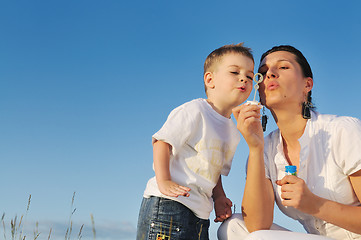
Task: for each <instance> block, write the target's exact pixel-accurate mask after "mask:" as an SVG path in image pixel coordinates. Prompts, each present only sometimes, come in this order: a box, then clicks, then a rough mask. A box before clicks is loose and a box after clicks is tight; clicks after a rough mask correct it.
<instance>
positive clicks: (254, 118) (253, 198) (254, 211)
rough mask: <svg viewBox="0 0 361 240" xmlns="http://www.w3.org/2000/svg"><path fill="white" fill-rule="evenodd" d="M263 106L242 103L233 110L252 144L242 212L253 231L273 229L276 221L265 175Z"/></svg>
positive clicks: (240, 126)
mask: <svg viewBox="0 0 361 240" xmlns="http://www.w3.org/2000/svg"><path fill="white" fill-rule="evenodd" d="M259 110H260V107H259V106H255V105H247V104H244V105H241V106H239V107H237V108H235V109H234V110H233V114H234V116H235V118H236V119H237V128H238V130H239V131H240V132H241V133H242V135H243V137H244V138H245V140H246V142H247V144H248V147H249V157H248V165H247V179H246V186H245V189H244V194H243V201H242V215H243V218H244V221H245V223H246V226H247V229H248V231H249V232H253V231H256V230H260V229H269V228H270V227H271V225H272V223H273V208H274V194H273V188H272V183H271V181H270V180H269V179H267V178H266V175H265V166H264V152H263V151H264V138H263V130H262V126H261V123H260V113H259Z"/></svg>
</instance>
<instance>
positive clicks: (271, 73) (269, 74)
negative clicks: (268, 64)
mask: <svg viewBox="0 0 361 240" xmlns="http://www.w3.org/2000/svg"><path fill="white" fill-rule="evenodd" d="M276 77H277V73H276V72H275V71H273V69H268V71H267V73H266V78H276Z"/></svg>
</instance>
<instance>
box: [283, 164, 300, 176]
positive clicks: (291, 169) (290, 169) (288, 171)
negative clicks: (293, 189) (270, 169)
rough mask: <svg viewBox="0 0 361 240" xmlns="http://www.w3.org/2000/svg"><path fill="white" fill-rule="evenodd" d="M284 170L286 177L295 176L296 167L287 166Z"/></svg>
mask: <svg viewBox="0 0 361 240" xmlns="http://www.w3.org/2000/svg"><path fill="white" fill-rule="evenodd" d="M285 170H286V175H293V176H297V166H294V165H288V166H286V168H285Z"/></svg>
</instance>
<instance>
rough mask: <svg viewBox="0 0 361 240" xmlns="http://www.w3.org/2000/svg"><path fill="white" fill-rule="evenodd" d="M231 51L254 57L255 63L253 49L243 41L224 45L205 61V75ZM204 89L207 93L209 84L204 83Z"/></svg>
mask: <svg viewBox="0 0 361 240" xmlns="http://www.w3.org/2000/svg"><path fill="white" fill-rule="evenodd" d="M230 53H239V54H242V55H244V56H246V57H249V58H250V59H252V61H253V63H254V59H253V55H252V50H251V49H250V48H248V47H245V46H243V42H241V43H238V44H230V45H224V46H222V47H220V48H217V49H216V50H214V51H213V52H211V53H210V54H209V55H208V56H207V58H206V60H205V61H204V71H203V75H204V74H205V73H206V72H213V71H214V70H215V68H216V66H217V64H218V63H220V61H221V60H222V57H223V56H224V55H226V54H230ZM204 89H205V91H206V94H207V86H206V85H204Z"/></svg>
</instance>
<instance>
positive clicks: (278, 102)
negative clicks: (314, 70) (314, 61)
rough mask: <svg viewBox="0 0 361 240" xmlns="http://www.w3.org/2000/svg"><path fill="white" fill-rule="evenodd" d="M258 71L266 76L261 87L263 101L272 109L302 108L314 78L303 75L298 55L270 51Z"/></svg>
mask: <svg viewBox="0 0 361 240" xmlns="http://www.w3.org/2000/svg"><path fill="white" fill-rule="evenodd" d="M258 72H259V73H261V74H262V75H263V77H264V80H263V82H262V83H261V84H260V88H259V93H260V97H261V102H262V104H263V105H266V106H267V108H270V109H276V108H285V107H286V108H289V107H291V108H296V107H300V108H301V106H302V103H303V102H304V101H305V100H306V96H307V93H308V92H309V91H310V90H311V89H312V86H313V80H312V78H309V77H304V76H303V72H302V69H301V66H300V65H299V64H298V62H297V61H296V56H295V55H294V54H292V53H290V52H286V51H278V52H273V53H270V54H269V55H267V56H266V57H265V58H264V59H263V61H262V62H261V64H260V67H259V70H258Z"/></svg>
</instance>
